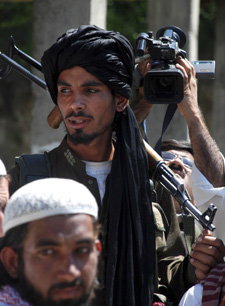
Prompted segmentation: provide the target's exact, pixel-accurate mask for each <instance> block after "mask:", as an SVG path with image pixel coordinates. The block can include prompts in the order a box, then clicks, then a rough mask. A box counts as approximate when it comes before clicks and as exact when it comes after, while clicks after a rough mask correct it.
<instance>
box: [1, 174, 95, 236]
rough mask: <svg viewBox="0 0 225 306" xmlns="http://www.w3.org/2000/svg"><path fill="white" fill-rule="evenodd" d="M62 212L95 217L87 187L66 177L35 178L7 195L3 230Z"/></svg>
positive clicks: (93, 199)
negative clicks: (8, 196) (9, 195)
mask: <svg viewBox="0 0 225 306" xmlns="http://www.w3.org/2000/svg"><path fill="white" fill-rule="evenodd" d="M65 214H88V215H91V216H93V217H94V218H95V219H97V216H98V205H97V202H96V200H95V198H94V196H93V195H92V194H91V192H90V191H89V190H88V189H87V187H85V186H84V185H82V184H80V183H78V182H76V181H74V180H70V179H60V178H45V179H40V180H36V181H33V182H31V183H29V184H27V185H25V186H23V187H21V188H20V189H18V190H17V191H16V192H15V193H14V194H13V195H12V196H11V198H10V199H9V201H8V203H7V205H6V209H5V213H4V220H3V232H4V234H5V233H6V232H7V231H8V230H10V229H11V228H13V227H15V226H18V225H21V224H24V223H28V222H31V221H34V220H38V219H42V218H47V217H50V216H57V215H65Z"/></svg>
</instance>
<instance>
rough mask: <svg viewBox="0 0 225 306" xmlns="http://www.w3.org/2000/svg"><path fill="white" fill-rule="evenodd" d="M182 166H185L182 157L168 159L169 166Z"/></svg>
mask: <svg viewBox="0 0 225 306" xmlns="http://www.w3.org/2000/svg"><path fill="white" fill-rule="evenodd" d="M172 165H175V166H181V167H182V168H184V164H183V161H182V160H181V158H180V157H175V158H174V159H173V160H170V161H168V166H172Z"/></svg>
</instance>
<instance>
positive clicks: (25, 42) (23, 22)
mask: <svg viewBox="0 0 225 306" xmlns="http://www.w3.org/2000/svg"><path fill="white" fill-rule="evenodd" d="M0 16H1V21H0V51H1V52H3V53H6V54H8V48H9V47H8V46H9V38H10V36H13V38H14V40H15V43H16V45H17V47H18V48H19V49H21V50H22V51H24V52H25V53H27V54H29V55H30V54H31V50H32V20H33V11H32V2H29V3H25V2H20V3H13V2H9V3H0Z"/></svg>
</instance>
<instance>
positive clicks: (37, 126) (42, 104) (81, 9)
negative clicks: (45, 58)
mask: <svg viewBox="0 0 225 306" xmlns="http://www.w3.org/2000/svg"><path fill="white" fill-rule="evenodd" d="M33 5H34V13H33V14H34V16H33V18H34V29H33V33H34V35H33V54H32V56H33V57H34V58H35V59H37V60H38V61H40V59H41V56H42V54H43V51H44V50H46V49H47V48H48V47H50V46H51V45H52V44H53V43H54V42H55V41H56V39H57V38H58V37H59V36H60V35H61V34H63V33H64V32H65V31H66V30H67V29H70V28H76V27H78V26H80V25H82V24H95V25H97V26H99V27H102V28H105V24H106V6H107V0H65V1H62V0H34V1H33ZM35 74H36V75H38V76H39V77H41V78H42V79H43V75H42V74H41V73H37V71H35ZM32 86H33V97H34V107H33V111H32V127H31V150H32V152H42V151H43V150H49V149H51V148H52V147H55V145H57V144H58V143H59V142H60V141H61V139H62V137H63V135H64V134H65V131H64V127H63V125H62V124H61V126H60V128H59V129H57V130H53V129H52V128H50V127H49V126H48V123H47V116H48V114H49V112H50V111H51V109H52V108H53V106H54V104H53V102H52V101H51V99H50V95H49V93H48V92H47V91H45V90H44V89H42V88H40V87H39V86H38V85H36V84H32Z"/></svg>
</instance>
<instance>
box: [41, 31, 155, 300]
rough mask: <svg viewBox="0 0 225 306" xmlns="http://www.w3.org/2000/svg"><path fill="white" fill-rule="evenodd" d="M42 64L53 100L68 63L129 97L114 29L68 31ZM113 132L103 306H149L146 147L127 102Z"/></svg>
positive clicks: (124, 54) (124, 53) (127, 48)
mask: <svg viewBox="0 0 225 306" xmlns="http://www.w3.org/2000/svg"><path fill="white" fill-rule="evenodd" d="M42 65H43V70H44V74H45V79H46V82H47V85H48V88H49V91H50V93H51V96H52V99H53V101H54V103H57V79H58V75H59V74H60V72H61V71H63V70H64V69H67V68H71V67H73V66H74V65H77V66H81V67H83V68H84V69H85V70H86V71H88V72H89V73H91V74H93V75H95V76H96V77H97V78H98V79H100V80H101V81H102V82H103V83H104V84H105V85H107V86H108V87H109V88H110V89H111V90H112V91H113V92H115V93H119V94H121V95H122V96H124V97H127V98H129V96H130V91H131V84H132V74H133V67H134V56H133V49H132V46H131V44H130V43H129V41H128V40H127V39H126V38H125V37H124V36H122V35H120V34H119V33H115V32H113V31H105V30H102V29H99V28H97V27H96V26H81V27H80V28H78V29H73V30H69V31H67V32H66V34H64V35H63V36H62V37H61V38H59V39H58V41H57V42H56V43H55V44H54V45H53V46H52V47H51V48H50V49H49V50H47V51H46V52H45V54H44V56H43V58H42ZM115 132H116V143H115V153H114V157H113V161H112V168H111V172H110V174H109V176H108V178H107V184H106V191H105V196H104V199H103V205H102V207H101V208H100V213H99V221H100V223H101V225H102V236H101V242H102V260H101V263H102V270H101V272H102V273H101V275H100V276H101V277H100V283H101V285H102V287H103V288H104V293H105V295H104V297H105V303H104V306H124V305H129V306H150V305H152V296H153V290H154V288H153V287H154V285H153V283H154V273H155V233H154V219H153V213H152V206H151V190H150V183H149V174H148V163H147V154H146V150H145V148H144V145H143V141H142V138H141V135H140V132H139V127H138V124H137V121H136V119H135V116H134V114H133V112H132V110H131V108H130V107H129V106H128V107H127V108H126V110H125V111H124V112H123V113H117V114H116V118H115ZM100 296H102V295H100ZM94 305H95V304H94ZM97 305H102V304H100V303H98V304H97Z"/></svg>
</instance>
